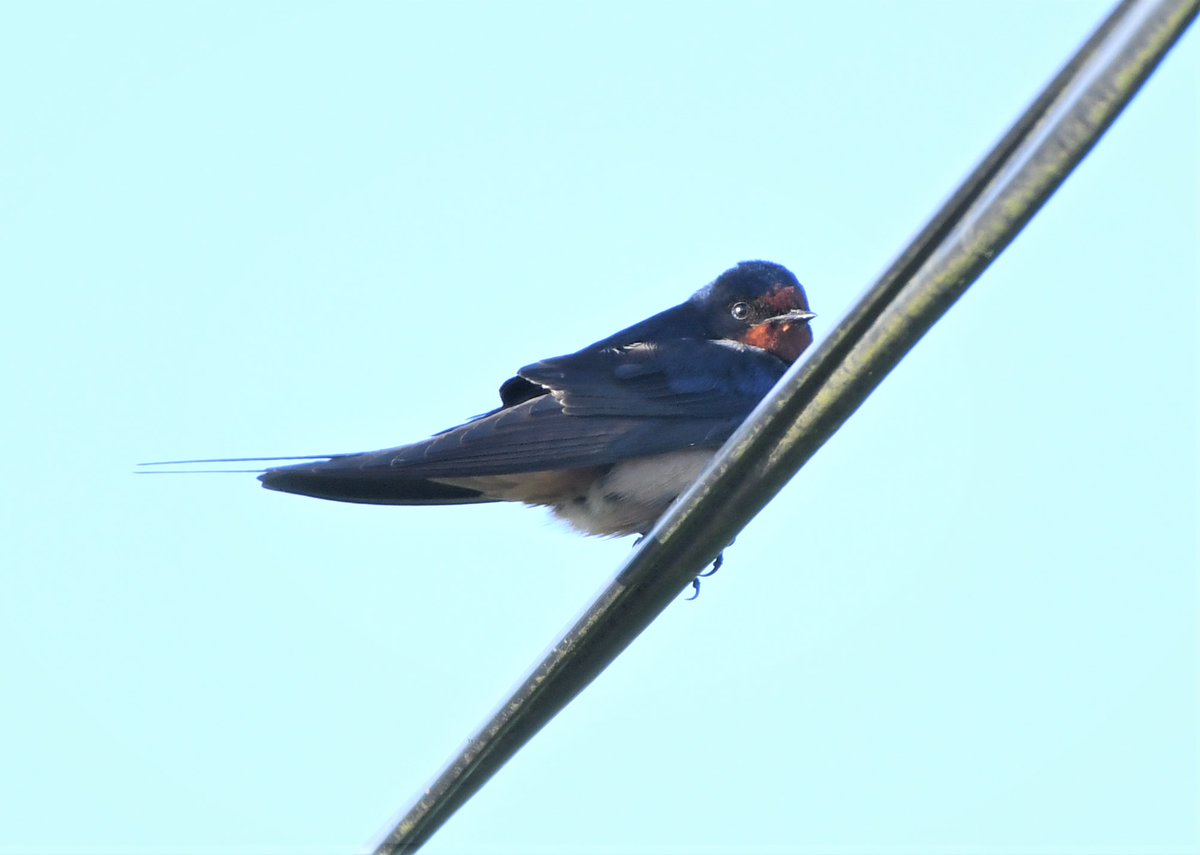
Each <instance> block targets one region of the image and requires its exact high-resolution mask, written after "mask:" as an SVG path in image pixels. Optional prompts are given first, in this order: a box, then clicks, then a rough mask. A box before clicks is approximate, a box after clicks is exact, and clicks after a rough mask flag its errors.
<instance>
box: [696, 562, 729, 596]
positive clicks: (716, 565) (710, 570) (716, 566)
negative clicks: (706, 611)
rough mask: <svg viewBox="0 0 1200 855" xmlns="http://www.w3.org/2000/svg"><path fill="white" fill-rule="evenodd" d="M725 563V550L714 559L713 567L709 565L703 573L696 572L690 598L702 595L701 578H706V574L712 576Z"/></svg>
mask: <svg viewBox="0 0 1200 855" xmlns="http://www.w3.org/2000/svg"><path fill="white" fill-rule="evenodd" d="M724 563H725V553H724V551H722V552H718V553H717V557H716V558H714V559H713V563H712V567H709V568H708V569H707V570H705V571H704V572H703V573H697V574H696V578H695V579H693V580H692V595H691V596H690V597H688V599H689V600H694V599H696V597H698V596H700V580H701V579H702V578H704V577H705V576H711V575H712V574H713V573H716V572H717V571H718V570H720V569H721V565H722V564H724Z"/></svg>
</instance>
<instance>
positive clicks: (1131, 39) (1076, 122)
mask: <svg viewBox="0 0 1200 855" xmlns="http://www.w3.org/2000/svg"><path fill="white" fill-rule="evenodd" d="M1198 7H1200V0H1125V2H1122V3H1120V4H1118V6H1117V7H1116V8H1115V9H1114V10H1113V11H1112V13H1111V14H1110V15H1109V16H1108V18H1107V19H1105V20H1104V21H1103V22H1102V23H1101V24H1100V25H1099V27H1098V28H1097V29H1096V31H1095V32H1094V33H1093V34H1092V35H1091V36H1090V37H1089V38H1088V40H1087V41H1086V42H1085V43H1084V44H1083V45H1082V46H1081V47H1080V48H1079V50H1078V51H1077V52H1076V54H1075V55H1074V56H1073V57H1072V58H1071V59H1070V60H1069V61H1068V62H1067V64H1066V65H1065V66H1064V67H1063V69H1062V70H1061V71H1060V72H1059V73H1058V74H1057V75H1056V76H1055V78H1054V79H1053V80H1051V81H1050V83H1049V84H1047V86H1046V88H1045V89H1044V90H1043V91H1042V93H1041V94H1040V95H1039V96H1038V97H1037V99H1036V100H1035V101H1034V102H1033V103H1032V104H1031V105H1030V106H1029V108H1028V109H1027V110H1026V112H1025V113H1024V114H1023V115H1022V116H1021V117H1020V118H1019V119H1018V120H1017V121H1016V122H1015V123H1014V124H1013V126H1012V127H1011V128H1010V129H1009V131H1008V132H1007V133H1006V134H1005V135H1004V137H1003V138H1002V139H1001V140H1000V141H999V142H998V143H997V144H996V146H995V147H994V148H993V149H992V151H991V152H990V153H989V154H988V155H987V156H986V157H985V158H984V159H983V161H982V162H981V163H980V164H979V166H977V167H976V168H975V170H974V172H972V173H971V175H970V176H968V177H967V178H966V180H965V181H964V182H963V183H962V185H961V186H960V187H959V188H958V189H957V190H956V191H955V193H954V194H953V195H952V196H951V197H950V199H949V200H948V201H947V202H946V203H945V205H943V207H942V208H941V210H939V211H938V212H937V213H936V214H935V215H934V217H933V218H932V219H931V220H930V221H929V223H928V224H927V225H926V226H925V227H924V229H922V231H921V232H920V234H918V235H917V237H916V238H914V239H913V241H912V242H911V243H910V244H909V246H908V247H907V248H906V249H905V250H904V251H903V252H902V253H901V254H900V255H899V257H898V258H897V259H896V260H895V261H894V262H893V263H892V265H891V266H890V267H889V268H888V269H887V271H886V272H885V273H884V274H883V275H882V276H881V277H880V278H879V280H878V281H877V282H876V283H875V284H874V285H873V286H872V287H871V289H870V290H869V291H868V292H867V293H866V295H864V297H863V298H862V299H861V300H860V301H859V303H858V304H857V305H856V306H855V307H854V308H853V309H851V310H850V312H849V314H847V315H846V317H845V318H843V319H842V321H841V322H840V323H839V324H838V326H837V327H836V329H834V330H833V332H832V333H831V334H830V335H829V337H828V338H827V339H826V340H825V341H824V342H822V344H821V345H820V347H819V348H818V349H817V350H816V351H815V352H814V353H813V355H812V356H811V357H810V358H809V359H807V360H805V361H804V362H803V363H802V364H798V365H794V366H792V368H791V369H790V370H789V371H788V373H787V374H786V375H785V376H784V377H783V379H782V380H780V382H779V384H778V385H777V386H776V387H775V389H774V390H772V392H771V394H769V395H768V396H767V397H766V398H765V399H764V400H763V401H762V403H761V404H759V406H758V407H757V408H756V409H755V411H754V412H753V413H752V414H751V415H750V417H749V418H748V419H747V420H746V423H745V424H743V425H742V427H741V428H739V429H738V431H737V433H735V434H734V435H733V436H732V437H731V438H730V440H729V441H728V442H727V443H726V444H725V446H724V447H723V448H722V449H721V451H720V452H719V453H718V455H717V457H716V458H715V459H714V460H713V462H712V464H711V465H710V466H709V467H708V469H707V470H706V471H705V473H704V474H703V475H702V476H701V478H700V479H699V480H698V481H697V482H696V484H694V485H693V486H692V487H691V488H690V489H689V490H688V491H687V492H686V493H685V494H684V495H683V496H682V497H681V498H680V500H679V501H678V502H677V503H676V505H675V506H674V507H673V508H672V509H671V510H670V512H668V513H667V514H666V516H664V517H663V518H662V519H661V520H660V521H659V523H658V524H657V525H656V526H655V527H654V529H653V530H652V531H651V532H650V533H649V534H648V535H647V536H646V538H645V539H644V540H643V542H642V544H641V546H640V547H639V548H638V549H637V550H635V551H634V552H633V553H632V554H631V555H630V557H629V559H628V560H627V561H626V562H625V563H624V565H622V567H621V568H620V570H618V572H617V574H616V576H615V577H614V578H613V580H612V581H611V582H610V583H609V584H608V585H607V586H606V587H605V588H604V589H603V590H602V591H601V592H600V593H599V594H598V595H597V596H596V598H595V599H594V600H593V601H592V603H591V604H590V605H589V606H588V607H587V608H586V609H585V610H584V612H583V614H582V615H581V616H580V617H579V618H578V619H577V621H576V622H575V623H574V625H573V626H571V627H570V628H569V629H568V630H567V631H566V632H565V633H564V634H563V635H562V636H561V637H560V638H559V639H558V641H557V642H556V643H555V644H554V646H553V647H552V648H551V649H550V651H549V652H548V653H547V654H546V656H545V658H544V659H543V660H542V661H541V662H539V663H538V664H537V665H535V666H534V668H533V670H532V671H531V672H530V673H529V675H528V676H527V677H526V678H525V680H524V681H523V682H522V683H521V684H520V685H519V686H518V687H517V688H516V689H515V690H514V691H513V692H512V694H511V695H510V696H509V697H508V698H507V699H505V701H504V702H503V703H502V704H501V705H500V707H499V709H498V710H497V711H496V713H495V714H494V715H493V716H492V717H491V719H490V720H488V721H487V722H486V723H485V724H484V725H483V727H482V728H481V729H480V730H479V731H478V732H477V733H476V734H475V735H473V736H472V737H471V738H470V739H469V740H468V741H467V743H466V745H465V746H464V747H463V748H462V750H461V751H460V752H459V753H458V754H457V755H455V756H454V757H453V758H451V760H450V762H449V763H448V764H447V765H446V767H445V768H444V769H443V770H442V772H441V773H440V774H439V775H438V777H437V778H436V779H435V780H434V781H433V782H432V783H431V784H430V785H429V787H428V788H427V789H426V790H425V792H423V793H422V794H421V795H420V796H418V797H417V798H416V799H415V801H414V802H413V804H412V805H411V806H410V807H409V808H408V809H407V810H406V811H405V813H404V814H403V815H402V816H401V817H400V818H399V820H398V821H397V822H396V823H395V825H394V826H393V827H392V828H391V829H390V831H388V832H387V834H386V835H385V836H384V837H383V839H382V840H381V842H380V843H379V844H378V847H377V848H376V850H375V852H376V855H392V853H400V852H411V851H414V850H415V849H417V848H418V847H420V846H421V845H422V844H423V843H424V842H425V841H426V840H428V839H429V837H430V836H431V835H432V834H433V833H434V832H435V831H437V829H438V828H439V827H441V825H442V824H443V823H444V822H446V820H447V819H449V817H450V816H451V815H452V814H453V813H454V811H455V810H457V809H458V808H459V807H461V806H462V805H463V803H465V802H466V801H467V799H469V798H470V797H471V796H472V795H473V794H474V793H475V792H476V791H477V790H478V789H479V788H480V787H482V786H483V784H484V783H485V782H486V781H487V780H488V779H489V778H490V777H491V776H492V775H493V774H495V773H496V771H497V770H499V768H500V767H501V766H503V765H504V763H505V762H507V761H508V760H509V759H510V758H511V757H512V756H513V755H514V754H515V753H516V752H517V751H518V750H520V748H521V747H522V746H523V745H524V744H525V743H526V742H527V741H528V740H529V739H530V738H532V737H533V735H534V734H535V733H537V731H538V730H540V729H541V728H542V727H543V726H544V725H545V724H546V723H547V722H548V721H549V720H550V719H551V718H553V717H554V716H555V715H556V714H557V713H558V712H559V711H560V710H562V709H563V708H564V707H565V706H566V705H567V704H568V703H569V702H570V701H571V700H572V699H573V698H574V697H575V696H576V695H577V694H578V693H579V692H580V691H582V690H583V689H584V688H585V687H586V686H587V685H588V684H589V683H590V682H591V681H592V680H593V679H595V677H596V676H597V675H598V674H599V673H600V672H601V671H602V670H604V668H606V667H607V666H608V665H609V664H610V663H611V662H612V661H613V660H614V659H615V658H616V657H617V656H618V655H620V653H621V651H622V650H624V649H625V647H626V646H628V645H629V643H630V642H632V641H633V639H634V638H636V637H637V636H638V635H639V634H640V633H641V631H642V630H643V629H645V628H646V627H647V626H648V625H649V624H650V622H651V621H652V620H653V619H654V618H655V617H657V616H658V614H659V613H660V612H661V611H662V610H663V609H665V608H666V607H667V605H668V604H669V603H671V602H672V601H673V600H674V599H675V598H676V597H678V595H679V594H680V592H681V591H683V590H684V588H686V587H687V585H688V584H689V583H690V582H691V580H692V579H693V578H694V577H695V576H696V574H697V573H698V572H699V571H700V570H702V569H704V568H705V567H706V566H707V565H708V564H709V563H710V562H711V561H712V560H713V559H714V558H715V557H716V556H717V554H718V553H719V552H720V551H721V549H722V548H723V547H724V546H725V545H726V544H728V543H729V542H730V541H732V540H733V538H734V536H736V535H737V533H738V532H739V531H741V529H742V528H743V527H744V526H745V525H746V524H747V523H748V522H749V521H750V520H751V519H752V518H753V517H754V516H755V514H757V513H758V512H759V511H760V510H761V509H762V508H763V507H764V506H765V505H766V504H767V502H769V501H770V500H771V499H772V498H773V497H774V496H775V494H776V493H778V492H779V490H780V489H782V487H783V485H784V484H786V483H787V482H788V480H789V479H791V477H792V476H793V475H794V474H795V473H796V471H797V470H798V469H799V468H800V467H801V466H802V465H803V464H804V463H805V462H806V461H807V460H808V459H809V458H810V457H811V456H812V455H813V454H814V453H815V452H816V451H817V449H819V448H820V447H821V446H822V445H823V444H824V443H825V441H826V440H828V439H829V437H830V436H832V435H833V433H834V432H835V431H836V430H837V429H838V428H839V427H840V426H841V424H842V423H843V422H844V421H845V420H846V419H847V418H848V417H849V416H850V415H851V414H852V413H853V412H854V411H855V410H856V409H857V408H858V407H859V405H860V404H862V402H863V401H864V400H866V398H867V396H868V395H869V394H870V393H871V392H872V390H874V388H875V387H876V386H877V385H879V383H880V382H881V381H882V380H883V378H884V377H885V376H886V375H887V373H888V372H889V371H890V370H891V369H892V368H894V367H895V366H896V364H897V363H898V362H899V361H900V359H901V358H902V357H903V356H904V355H905V354H906V353H907V352H908V351H909V350H910V349H911V348H912V347H913V346H914V345H915V344H916V343H917V341H918V340H919V339H920V338H921V336H922V335H924V334H925V332H926V331H927V330H928V329H929V328H930V327H931V326H932V325H933V324H934V323H935V322H936V321H937V320H938V318H940V317H941V316H942V315H943V314H944V313H945V312H946V310H947V309H949V308H950V306H951V305H953V303H954V301H955V300H957V299H958V298H959V297H960V296H962V294H963V293H964V292H965V291H966V289H967V288H968V287H969V286H970V285H971V283H972V282H974V281H975V279H976V278H978V277H979V275H980V274H981V273H982V272H983V271H984V270H985V269H986V268H987V266H988V265H989V264H990V263H991V262H992V261H993V260H994V259H995V258H996V256H997V255H998V254H999V253H1000V252H1001V251H1002V250H1003V249H1004V248H1005V247H1006V246H1007V245H1008V244H1009V243H1010V242H1011V241H1012V239H1013V238H1014V237H1015V236H1016V235H1017V233H1018V232H1020V230H1021V229H1022V228H1023V227H1024V226H1025V224H1026V223H1027V222H1028V221H1029V220H1030V218H1031V217H1033V215H1034V214H1035V213H1036V212H1037V210H1038V209H1039V208H1040V207H1041V206H1042V204H1043V203H1044V202H1045V201H1046V200H1047V199H1048V198H1049V197H1050V195H1051V194H1052V193H1053V192H1054V191H1055V190H1056V189H1057V188H1058V187H1059V185H1060V184H1061V183H1062V182H1063V180H1065V178H1066V177H1067V175H1068V174H1070V172H1071V170H1072V169H1074V168H1075V166H1076V165H1077V164H1078V163H1079V161H1080V160H1082V159H1083V157H1084V156H1085V155H1086V154H1087V153H1088V151H1089V150H1090V149H1091V147H1092V146H1093V145H1094V144H1095V143H1096V141H1097V140H1098V139H1099V138H1100V136H1101V135H1102V134H1103V133H1104V131H1105V130H1107V129H1108V127H1109V125H1111V124H1112V122H1113V121H1114V120H1115V119H1116V117H1117V115H1118V114H1119V113H1120V112H1121V110H1122V109H1123V108H1124V107H1125V105H1126V104H1127V103H1129V100H1130V99H1131V98H1132V97H1133V95H1134V94H1135V93H1136V92H1137V90H1138V89H1139V88H1140V87H1141V85H1142V83H1143V82H1144V81H1145V80H1146V78H1147V77H1148V76H1149V75H1150V73H1151V72H1152V71H1153V70H1154V68H1155V67H1156V66H1157V65H1158V63H1159V61H1160V60H1161V59H1162V58H1163V56H1164V55H1165V54H1166V52H1167V51H1168V50H1169V49H1170V47H1171V46H1172V45H1173V44H1174V43H1175V42H1176V41H1177V40H1178V39H1179V37H1180V36H1181V35H1182V34H1183V32H1184V30H1186V29H1187V27H1188V25H1189V24H1190V23H1191V22H1192V20H1193V19H1194V18H1195V17H1196V13H1197V8H1198Z"/></svg>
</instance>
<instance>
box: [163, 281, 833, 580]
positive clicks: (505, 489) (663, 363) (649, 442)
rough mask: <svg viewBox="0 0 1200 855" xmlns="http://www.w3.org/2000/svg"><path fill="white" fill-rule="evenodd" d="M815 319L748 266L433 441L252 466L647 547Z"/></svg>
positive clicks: (803, 301) (404, 501)
mask: <svg viewBox="0 0 1200 855" xmlns="http://www.w3.org/2000/svg"><path fill="white" fill-rule="evenodd" d="M814 317H816V315H815V314H814V313H813V312H812V311H811V310H810V309H809V304H808V297H807V294H806V293H805V290H804V288H803V286H802V285H801V284H800V282H799V281H798V280H797V279H796V277H795V275H793V274H792V272H791V271H789V270H788V269H787V268H786V267H784V266H782V265H780V264H776V263H773V262H769V261H743V262H741V263H739V264H737V265H736V266H734V267H732V268H730V269H728V270H726V271H725V272H723V273H722V274H721V275H720V276H718V277H717V278H716V279H714V280H713V281H712V282H710V283H709V284H707V285H705V286H704V287H702V288H701V289H700V290H698V291H696V292H695V293H694V294H693V295H692V296H691V297H689V298H688V299H687V300H685V301H684V302H682V303H680V304H678V305H676V306H673V307H671V308H669V309H666V310H665V311H662V312H659V313H658V314H655V315H653V316H651V317H649V318H646V319H645V320H643V321H640V322H638V323H636V324H633V325H632V326H629V327H626V328H625V329H623V330H621V331H619V332H616V333H614V334H612V335H610V336H608V337H607V338H603V339H600V340H599V341H596V342H594V343H592V344H589V345H588V346H586V347H584V348H582V349H580V350H577V351H575V352H574V353H570V354H566V355H563V356H556V357H551V358H549V359H543V360H540V361H538V362H534V363H531V364H529V365H526V366H525V367H524V368H521V369H519V370H518V371H517V372H516V373H515V375H513V376H512V377H510V378H509V379H507V380H505V381H504V382H503V383H502V384H501V386H500V389H499V394H500V405H499V406H497V407H496V408H495V409H492V410H490V411H488V412H485V413H483V414H482V415H479V416H475V417H474V418H472V419H469V420H468V421H466V422H464V423H462V424H459V425H456V426H454V427H451V428H447V429H446V430H443V431H440V432H439V433H436V434H434V435H433V436H431V437H429V438H428V439H424V440H421V441H419V442H414V443H410V444H408V445H401V446H396V447H392V448H386V449H382V450H378V451H368V452H361V453H352V454H334V455H314V456H311V457H306V458H299V457H295V458H253V459H256V460H262V461H269V460H291V459H304V460H306V461H308V462H305V463H299V464H290V465H283V466H273V467H271V468H267V469H265V470H263V471H262V472H261V474H260V475H259V480H260V481H261V482H262V485H263V486H264V487H266V488H267V489H268V490H277V491H280V492H284V493H296V494H300V495H303V496H311V497H315V498H320V499H329V500H333V501H339V502H359V503H367V504H380V505H456V504H474V503H481V502H521V503H524V504H526V505H531V506H541V507H546V508H549V510H550V511H551V513H552V514H553V515H554V516H555V517H557V518H559V519H560V520H563V521H565V522H566V523H568V524H569V525H570V526H571V527H572V528H574V529H576V530H577V531H579V532H581V533H583V534H586V535H596V536H623V535H633V534H637V535H642V536H644V535H645V534H646V533H647V532H649V531H650V529H651V528H652V527H653V526H654V524H655V523H656V522H657V521H658V519H659V518H660V517H661V516H662V515H663V514H664V513H665V512H666V510H667V509H668V508H669V507H670V506H671V503H672V502H674V501H675V499H676V498H678V496H679V495H680V494H681V493H682V492H683V491H684V490H686V489H687V488H688V486H690V485H691V484H692V482H694V481H695V480H696V479H697V477H698V476H699V475H700V473H701V472H702V471H703V470H704V467H705V466H706V465H707V464H708V462H709V461H710V460H711V459H712V457H713V456H714V454H715V453H716V451H717V449H718V448H719V447H720V446H721V445H722V444H723V443H724V442H725V440H727V439H728V438H729V437H730V435H732V433H733V432H734V430H736V429H737V427H738V426H739V425H740V424H741V423H742V422H743V421H744V420H745V418H746V417H747V416H748V415H749V414H750V411H751V410H752V409H753V408H754V407H755V406H756V405H757V404H758V402H759V401H760V400H762V398H763V397H764V396H765V395H766V394H767V392H768V391H769V390H770V389H771V387H772V386H774V385H775V383H776V382H777V381H778V380H779V379H780V378H781V377H782V376H783V374H784V372H785V371H786V370H787V368H788V366H790V365H791V364H792V363H793V362H795V361H796V359H797V358H799V356H800V355H801V354H802V353H803V352H804V351H805V350H806V349H807V348H808V347H809V346H810V345H811V344H812V341H813V334H812V330H811V328H810V325H809V322H810V321H811V320H812V319H813V318H814ZM235 459H237V460H246V459H250V458H235ZM174 462H216V461H174ZM717 566H719V564H718V565H717Z"/></svg>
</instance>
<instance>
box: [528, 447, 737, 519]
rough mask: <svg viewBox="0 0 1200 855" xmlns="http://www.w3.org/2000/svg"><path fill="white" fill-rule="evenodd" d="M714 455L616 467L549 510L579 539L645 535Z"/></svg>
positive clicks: (695, 452)
mask: <svg viewBox="0 0 1200 855" xmlns="http://www.w3.org/2000/svg"><path fill="white" fill-rule="evenodd" d="M715 453H716V452H715V450H713V449H711V448H694V449H688V450H686V451H672V452H669V453H667V454H659V455H655V456H653V457H639V458H634V459H632V460H627V461H624V462H622V463H618V464H616V465H614V466H613V468H612V469H610V470H609V471H608V472H607V473H606V474H605V475H603V476H602V477H600V478H597V479H596V480H595V481H593V482H592V483H591V484H590V485H589V486H588V488H587V489H586V490H584V491H582V492H581V493H579V494H578V495H576V496H574V497H572V498H571V499H569V500H568V501H565V502H561V503H555V504H554V505H552V509H553V511H554V514H555V516H557V517H558V518H559V519H562V520H565V521H566V522H568V523H570V524H571V525H572V526H574V527H575V528H577V529H578V530H579V531H581V532H583V533H584V534H595V535H609V536H612V535H625V534H645V533H646V532H647V531H649V530H650V528H651V526H653V525H654V523H655V522H657V521H658V518H659V517H660V516H662V515H663V512H664V511H666V509H667V508H668V507H669V506H670V504H671V502H673V501H675V499H676V498H677V497H678V496H679V494H680V493H682V492H683V491H684V490H686V489H687V488H688V487H689V486H691V484H692V482H693V481H695V480H696V478H698V477H699V475H700V473H701V472H702V471H704V467H705V466H707V465H708V462H709V461H710V460H712V458H713V455H714V454H715Z"/></svg>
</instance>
